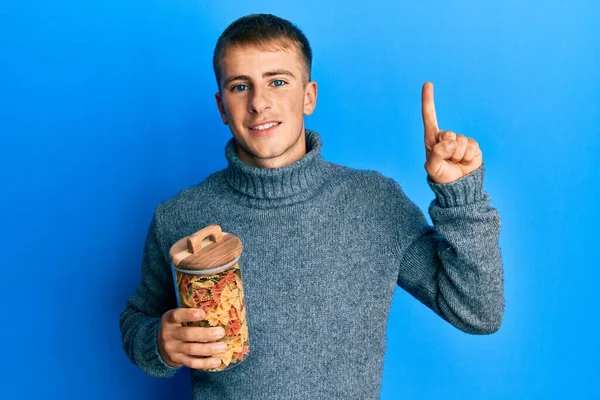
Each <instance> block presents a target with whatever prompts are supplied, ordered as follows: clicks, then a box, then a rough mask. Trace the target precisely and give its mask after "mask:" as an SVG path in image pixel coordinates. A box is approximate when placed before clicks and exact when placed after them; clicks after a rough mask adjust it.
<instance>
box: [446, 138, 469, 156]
mask: <svg viewBox="0 0 600 400" xmlns="http://www.w3.org/2000/svg"><path fill="white" fill-rule="evenodd" d="M467 143H469V139H468V138H467V137H466V136H464V135H456V149H454V153H453V154H452V157H450V161H452V162H454V163H459V162H460V161H461V160H462V159H463V157H464V156H465V152H466V151H467Z"/></svg>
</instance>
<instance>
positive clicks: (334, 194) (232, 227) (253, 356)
mask: <svg viewBox="0 0 600 400" xmlns="http://www.w3.org/2000/svg"><path fill="white" fill-rule="evenodd" d="M305 132H306V146H307V147H306V149H307V152H306V154H305V155H304V156H303V157H302V158H301V159H300V160H298V161H296V162H294V163H292V164H290V165H287V166H284V167H281V168H273V169H269V168H258V167H254V166H250V165H248V164H245V163H244V162H243V161H241V160H240V158H239V157H238V156H237V154H236V151H235V142H234V139H233V138H231V139H230V140H229V142H227V145H226V147H225V156H226V158H227V162H228V167H227V168H225V169H223V170H221V171H218V172H215V173H213V174H211V175H210V176H208V177H207V178H206V179H205V180H204V181H203V182H201V183H200V184H198V185H196V186H193V187H190V188H187V189H184V190H182V191H180V192H179V193H178V194H177V195H176V196H174V197H172V198H170V199H168V200H166V201H164V202H162V203H161V204H159V205H158V206H157V207H156V210H155V213H154V215H153V218H152V220H151V223H150V227H149V230H148V234H147V238H146V243H145V248H144V256H143V261H142V280H141V283H140V285H139V287H138V289H137V293H136V294H135V295H132V296H131V297H130V298H129V299H128V301H127V306H126V309H125V310H124V311H123V312H122V313H121V317H120V327H121V333H122V338H123V347H124V350H125V352H126V353H127V355H128V356H129V357H130V358H131V360H132V361H133V362H134V363H135V364H136V365H138V366H139V367H140V368H141V369H142V370H143V371H144V372H145V373H147V374H149V375H151V376H155V377H163V378H169V377H172V376H173V375H174V374H175V373H176V372H177V371H178V370H179V369H180V368H173V367H171V366H169V365H167V364H165V362H164V360H163V359H162V358H161V356H160V353H159V352H158V348H157V331H158V328H159V322H160V317H161V316H162V314H163V313H164V312H166V311H167V310H169V309H173V308H176V307H177V303H176V296H175V293H174V285H173V281H172V275H171V270H170V261H169V258H168V255H169V249H170V247H171V245H172V244H173V243H175V242H176V241H177V240H178V239H180V238H182V237H184V236H187V235H190V234H192V233H194V232H196V231H198V230H199V229H201V228H203V227H205V226H207V225H211V224H218V225H220V226H221V228H222V229H223V231H224V232H230V233H233V234H235V235H237V236H238V237H239V238H240V239H241V241H242V243H243V245H244V250H243V252H242V255H241V258H240V266H241V268H242V277H243V283H244V294H245V302H246V311H247V321H248V331H249V337H250V354H249V356H248V357H247V359H246V360H245V361H243V362H241V363H240V364H239V365H237V366H235V367H234V368H231V369H229V370H225V371H221V372H207V371H202V370H190V371H191V384H192V391H193V396H194V399H203V400H211V399H219V400H223V399H234V398H235V399H245V400H251V399H260V400H267V399H277V400H280V399H286V400H291V399H303V400H304V399H328V400H330V399H344V400H348V399H360V400H365V399H378V398H379V395H380V386H381V378H382V369H383V359H384V353H385V345H386V325H387V319H388V312H389V308H390V304H391V300H392V295H393V293H394V290H395V288H396V286H400V287H401V288H402V289H404V290H406V291H407V292H408V293H410V294H411V295H412V296H413V297H414V298H416V299H417V300H418V301H420V302H421V303H423V304H424V305H425V306H427V307H429V308H430V309H431V310H433V311H434V312H435V313H436V314H437V315H439V316H440V317H441V318H443V319H444V320H445V321H447V322H448V323H450V324H452V325H453V326H454V327H456V328H457V329H460V330H461V331H464V332H466V333H470V334H490V333H493V332H495V331H497V330H498V329H499V327H500V324H501V321H502V318H503V312H504V293H503V291H504V289H503V267H502V260H501V253H500V248H499V244H498V237H499V232H500V218H499V214H498V212H497V211H496V210H495V209H494V208H492V207H491V206H490V205H489V202H490V197H489V196H488V195H487V194H486V193H485V192H484V191H483V176H484V165H482V166H481V167H480V168H479V169H477V170H476V171H474V172H472V173H471V174H469V175H467V176H465V177H463V178H461V179H459V180H457V181H455V182H452V183H448V184H437V183H434V182H433V181H431V180H430V179H429V177H427V182H428V184H429V186H430V187H431V189H432V190H433V192H434V194H435V199H434V200H433V201H432V202H431V204H430V206H429V214H430V216H431V219H432V221H433V225H434V226H433V227H432V226H430V225H429V224H428V223H427V221H426V219H425V217H424V215H423V213H422V212H421V210H420V209H419V208H418V207H417V206H416V205H415V204H414V203H413V202H412V201H411V200H410V199H409V198H408V197H407V196H406V194H405V193H404V192H403V191H402V189H401V187H400V185H399V184H398V183H397V182H396V181H394V180H393V179H391V178H388V177H385V176H383V175H382V174H380V173H379V172H376V171H370V170H357V169H352V168H349V167H345V166H342V165H339V164H335V163H332V162H328V161H326V160H324V159H323V157H322V155H321V150H322V140H321V138H320V136H319V135H318V134H317V133H316V132H314V131H311V130H308V129H306V130H305Z"/></svg>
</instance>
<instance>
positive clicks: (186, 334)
mask: <svg viewBox="0 0 600 400" xmlns="http://www.w3.org/2000/svg"><path fill="white" fill-rule="evenodd" d="M224 336H225V330H224V329H223V328H222V327H220V326H217V327H214V328H213V327H211V328H202V327H198V326H187V327H185V326H184V327H181V328H178V329H177V331H176V332H175V333H174V334H173V338H174V339H176V340H178V341H181V342H214V341H216V340H219V339H222V338H223V337H224Z"/></svg>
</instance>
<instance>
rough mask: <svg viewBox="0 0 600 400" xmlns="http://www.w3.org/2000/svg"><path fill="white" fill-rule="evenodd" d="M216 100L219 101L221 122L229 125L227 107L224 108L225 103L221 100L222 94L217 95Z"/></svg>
mask: <svg viewBox="0 0 600 400" xmlns="http://www.w3.org/2000/svg"><path fill="white" fill-rule="evenodd" d="M215 100H216V101H217V108H218V109H219V113H220V114H221V120H222V121H223V123H224V124H225V125H227V114H225V107H224V106H223V101H222V100H221V93H219V92H217V93H215Z"/></svg>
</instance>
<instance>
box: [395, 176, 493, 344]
mask: <svg viewBox="0 0 600 400" xmlns="http://www.w3.org/2000/svg"><path fill="white" fill-rule="evenodd" d="M483 176H484V165H482V166H481V167H480V168H478V169H476V170H475V171H473V172H472V173H470V174H468V175H466V176H464V177H462V178H460V179H459V180H456V181H454V182H451V183H447V184H438V183H435V182H434V181H432V180H431V179H430V178H429V177H428V178H427V182H428V183H429V185H430V187H431V189H432V190H433V191H434V193H435V195H436V199H435V200H434V201H432V202H431V204H430V206H429V215H430V216H431V220H432V221H433V225H434V226H433V227H432V226H430V225H428V223H427V221H426V219H425V217H424V215H423V213H422V212H421V210H420V209H419V208H418V207H417V206H416V205H415V204H414V203H413V202H412V201H411V200H410V199H408V198H407V197H406V195H405V194H404V193H403V191H402V189H401V188H400V186H399V185H398V184H397V183H395V186H396V191H395V192H396V197H395V206H396V207H395V208H396V210H395V214H394V215H395V216H397V217H398V218H400V219H401V221H402V225H400V221H398V223H397V226H398V229H397V232H398V241H397V242H398V243H399V245H398V247H397V249H396V250H397V255H398V259H399V262H400V270H399V274H398V282H397V283H398V285H399V286H400V287H402V288H403V289H405V290H406V291H408V292H409V293H410V294H411V295H412V296H414V297H415V298H417V299H418V300H419V301H421V302H422V303H423V304H425V305H426V306H427V307H429V308H430V309H432V310H433V311H434V312H436V313H437V314H438V315H439V316H440V317H442V318H443V319H444V320H446V321H448V322H449V323H450V324H452V325H453V326H455V327H456V328H458V329H460V330H462V331H464V332H467V333H471V334H490V333H494V332H496V331H497V330H498V329H499V328H500V324H501V322H502V318H503V314H504V287H503V286H504V283H503V266H502V258H501V253H500V248H499V245H498V238H499V234H500V216H499V214H498V212H497V211H496V209H494V208H492V207H490V206H489V202H490V197H489V196H488V195H487V194H486V193H485V192H484V191H483ZM406 221H408V226H407V223H406Z"/></svg>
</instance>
